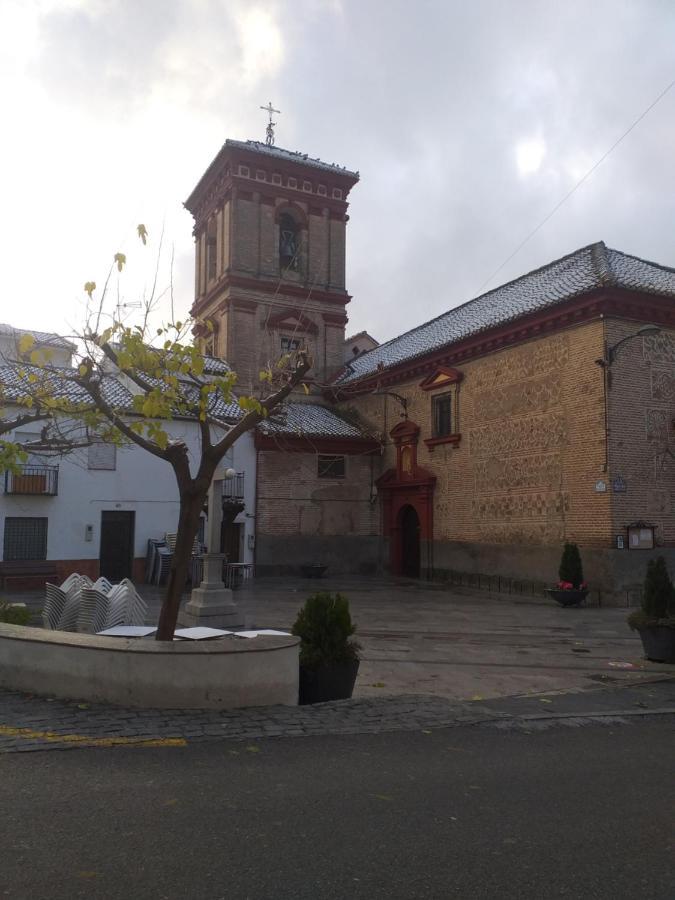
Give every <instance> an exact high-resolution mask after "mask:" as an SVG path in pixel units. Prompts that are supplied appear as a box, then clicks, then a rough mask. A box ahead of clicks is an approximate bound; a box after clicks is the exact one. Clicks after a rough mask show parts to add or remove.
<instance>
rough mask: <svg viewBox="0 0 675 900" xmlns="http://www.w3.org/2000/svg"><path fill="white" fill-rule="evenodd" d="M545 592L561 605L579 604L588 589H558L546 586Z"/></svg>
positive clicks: (584, 597)
mask: <svg viewBox="0 0 675 900" xmlns="http://www.w3.org/2000/svg"><path fill="white" fill-rule="evenodd" d="M546 593H547V594H549V595H550V596H551V597H553V599H554V600H555V601H556V602H557V603H559V604H560V605H561V606H580V605H581V604H582V603H583V602H584V600H585V599H586V596H587V594H588V591H587V590H584V591H559V590H557V589H556V588H547V590H546Z"/></svg>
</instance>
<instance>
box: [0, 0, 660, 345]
mask: <svg viewBox="0 0 675 900" xmlns="http://www.w3.org/2000/svg"><path fill="white" fill-rule="evenodd" d="M674 42H675V7H674V6H673V5H672V4H671V3H664V2H660V0H596V2H595V3H593V4H588V3H587V0H568V2H567V3H565V4H555V5H554V4H542V3H541V2H538V0H520V2H519V3H517V4H504V3H503V2H501V0H482V2H481V3H480V4H467V3H464V2H460V0H454V2H445V3H443V2H440V0H421V2H419V3H418V4H416V5H415V6H414V7H413V6H411V4H410V2H409V0H405V2H404V0H388V2H387V3H386V5H385V4H383V3H380V2H371V3H346V2H342V3H339V2H329V0H293V2H291V0H260V2H256V3H254V4H251V3H250V2H246V0H144V2H142V3H139V2H137V0H86V2H85V0H82V2H75V0H73V2H67V0H53V2H49V3H44V2H39V3H32V4H31V3H28V2H21V3H19V2H17V0H5V3H3V4H2V6H1V7H0V74H2V82H1V83H0V94H1V95H2V96H0V109H2V111H3V119H4V121H3V124H4V125H5V128H4V129H3V131H4V134H5V135H6V139H5V144H4V146H3V157H4V158H3V167H2V170H0V181H1V182H2V184H1V190H2V196H3V216H2V217H0V241H1V242H2V246H3V248H4V250H5V257H6V258H5V260H4V261H3V284H4V287H5V292H6V294H7V295H8V296H12V297H13V298H17V299H20V304H21V305H20V306H17V308H21V309H25V310H26V314H25V315H26V316H30V315H35V316H36V317H39V318H38V319H37V320H38V321H43V322H44V324H45V326H48V327H51V328H57V327H59V322H60V321H62V320H63V319H64V318H65V317H71V318H72V317H73V316H75V315H76V314H77V309H78V306H77V303H78V302H79V300H77V299H76V298H78V297H79V293H81V284H82V283H84V281H85V280H87V279H88V278H90V277H93V278H94V280H100V272H101V269H102V268H104V267H105V266H106V265H107V260H108V258H109V255H110V254H111V253H113V252H115V251H116V250H117V249H121V248H120V247H119V246H118V245H119V244H120V242H123V239H124V236H125V235H126V234H133V230H134V228H135V225H136V224H137V222H138V221H147V224H148V225H149V227H151V234H152V235H153V236H156V235H157V234H158V233H159V231H160V230H161V228H162V223H163V222H164V223H165V228H166V233H167V243H168V244H171V243H174V244H175V252H176V265H175V272H176V275H175V278H176V294H177V297H178V298H179V303H180V304H181V308H182V309H186V308H187V307H189V305H190V302H191V299H192V297H191V293H192V283H193V277H192V253H193V249H192V237H191V220H190V216H189V215H188V214H187V213H186V212H185V211H184V210H183V209H182V207H181V203H182V200H183V199H184V198H185V197H186V196H187V195H188V193H189V192H190V190H191V189H192V187H193V186H194V184H195V183H196V182H197V180H198V179H199V177H200V176H201V174H202V172H203V171H204V169H205V168H206V166H207V165H208V164H209V163H210V161H211V160H212V159H213V157H214V156H215V154H216V153H217V151H218V149H219V148H220V146H221V144H222V143H223V141H224V140H225V138H226V137H234V138H243V139H246V138H258V139H262V138H263V137H264V132H265V124H266V116H265V114H264V113H263V112H262V111H261V110H260V109H259V107H260V105H261V104H264V103H266V102H267V101H268V100H271V101H272V103H273V104H274V106H276V107H277V108H278V109H281V110H282V114H281V115H280V116H278V117H277V122H278V125H277V129H276V132H277V143H278V144H279V145H281V146H284V147H288V148H289V149H294V150H295V149H297V150H302V151H303V152H305V153H309V154H310V155H312V156H319V157H321V158H322V159H326V160H328V161H336V162H338V163H340V164H342V165H346V166H348V167H350V168H354V169H359V170H360V172H361V176H362V178H361V181H360V183H359V184H358V185H357V186H356V188H355V189H354V191H353V192H352V195H351V197H350V203H351V205H350V223H349V229H348V289H349V291H350V293H352V294H353V295H354V299H353V301H352V302H351V304H350V305H349V307H348V312H349V315H350V318H351V321H350V324H349V326H348V327H349V329H350V330H351V331H358V330H361V329H362V328H366V329H367V330H368V331H370V332H371V333H372V334H374V335H376V336H377V337H379V338H383V339H384V338H388V337H391V336H393V335H394V334H396V333H398V332H400V331H403V330H405V329H407V328H410V327H412V326H414V325H415V324H418V323H420V322H421V321H424V320H425V319H428V318H431V317H432V316H435V315H438V314H439V313H441V312H443V311H444V310H446V309H448V308H450V307H451V306H453V305H455V304H457V303H460V302H463V301H464V300H466V299H468V298H469V297H471V296H472V295H473V294H475V292H476V291H477V290H478V289H479V287H480V286H481V284H482V283H483V282H484V281H485V279H486V278H487V277H488V276H489V275H490V273H491V272H493V271H494V270H495V268H496V267H497V266H498V265H499V264H500V263H501V262H502V261H503V260H504V259H506V257H507V256H508V255H509V254H510V253H512V251H513V250H514V249H515V247H516V246H517V244H518V243H519V242H520V241H521V240H522V239H523V237H524V236H525V235H526V234H528V233H529V232H530V231H531V230H532V228H534V227H535V225H536V224H537V223H538V222H540V221H541V220H542V219H543V218H544V217H545V216H546V215H547V214H548V213H549V212H550V210H551V209H552V208H553V207H554V206H555V204H556V203H557V202H558V201H559V200H560V199H561V197H563V196H564V195H565V194H566V193H567V192H568V191H569V190H570V188H571V187H573V185H574V184H575V183H576V182H577V181H578V179H579V177H581V175H582V174H583V173H584V172H585V171H586V170H587V169H588V167H589V166H590V165H592V164H593V163H594V162H595V161H596V160H597V159H598V158H599V157H600V156H601V155H602V154H603V153H604V152H605V151H606V150H607V148H608V147H610V146H611V144H612V143H613V142H614V141H615V140H616V139H617V137H619V135H620V134H621V133H622V132H623V131H624V130H625V129H626V128H627V127H628V125H629V124H630V123H631V121H633V120H634V119H635V118H636V117H637V116H638V115H639V114H640V112H641V111H642V110H644V109H645V108H646V107H647V105H648V104H649V103H650V102H651V101H652V100H653V99H654V97H655V96H656V95H657V94H658V92H659V91H660V90H662V88H663V87H664V86H665V84H666V83H668V81H670V79H671V78H672V77H673V75H672V46H673V44H674ZM645 47H648V48H649V52H648V53H645ZM674 118H675V89H674V90H673V91H672V92H671V93H670V94H669V95H668V96H667V97H665V98H664V99H663V101H662V102H661V103H660V104H659V105H658V106H657V107H656V108H655V109H654V110H653V111H652V112H650V113H649V115H648V116H647V117H646V118H645V119H644V121H643V122H641V123H640V125H639V126H638V127H637V128H636V129H635V130H634V131H633V132H632V133H631V134H630V135H629V136H628V137H627V138H626V140H625V141H624V142H623V143H622V144H621V145H620V146H619V147H618V148H617V149H616V150H615V151H614V152H613V153H612V154H611V155H610V157H609V158H608V159H607V160H606V161H605V162H604V163H603V164H602V165H601V166H600V167H599V168H598V169H597V170H596V171H595V172H594V173H593V176H592V177H591V178H589V180H588V181H587V182H586V183H585V184H584V185H583V186H582V188H581V189H580V190H579V191H577V192H576V193H575V194H574V196H573V197H572V198H571V199H570V200H569V201H568V202H567V203H566V204H565V205H564V206H563V207H562V208H561V209H560V210H559V212H557V213H556V214H555V216H554V217H553V218H552V219H551V221H550V222H548V223H547V225H546V226H545V227H544V228H542V229H541V231H540V232H538V233H537V235H536V237H535V238H533V240H532V241H530V242H529V243H528V244H527V246H526V247H525V248H524V249H523V250H522V251H521V252H520V253H519V254H518V255H517V256H516V257H515V259H514V260H512V261H511V262H510V263H509V264H508V265H507V266H505V267H504V268H503V269H502V270H501V271H500V273H499V276H498V277H497V278H496V279H495V280H494V281H493V282H492V283H491V284H490V285H489V286H490V287H493V286H495V285H496V284H498V283H499V282H500V281H503V280H507V279H508V278H512V277H515V276H517V275H518V274H520V273H522V272H524V271H527V270H529V269H532V268H534V267H536V266H538V265H542V264H544V263H546V262H547V261H549V260H551V259H554V258H556V257H559V256H561V255H563V254H564V253H567V252H569V251H571V250H573V249H575V248H576V247H579V246H583V245H584V244H587V243H589V242H591V241H595V240H599V239H605V240H606V241H607V242H608V243H609V244H610V246H617V247H618V248H620V249H624V250H626V251H629V252H634V253H637V254H638V255H642V256H645V257H647V258H655V259H657V260H659V261H662V262H666V263H668V262H672V263H675V252H674V249H673V238H672V235H673V221H674V219H675V215H674V213H675V208H674V207H675V169H674V167H673V166H672V159H673V158H675V130H673V128H672V127H671V123H672V121H673V119H674ZM134 247H135V245H132V247H131V249H132V250H134ZM27 273H28V274H27ZM143 284H144V282H143V279H142V278H141V276H140V275H139V279H138V282H137V284H135V285H134V286H133V288H132V287H131V286H130V288H129V290H130V291H131V290H132V289H133V290H137V291H138V292H140V291H142V289H143ZM17 324H18V325H22V324H31V323H30V322H28V323H26V322H25V321H21V322H17Z"/></svg>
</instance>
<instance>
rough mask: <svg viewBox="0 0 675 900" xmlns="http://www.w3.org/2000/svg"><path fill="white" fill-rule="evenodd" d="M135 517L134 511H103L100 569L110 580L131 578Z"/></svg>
mask: <svg viewBox="0 0 675 900" xmlns="http://www.w3.org/2000/svg"><path fill="white" fill-rule="evenodd" d="M135 518H136V513H134V512H122V511H120V510H104V511H103V512H102V513H101V549H100V554H99V563H100V568H99V571H100V574H101V575H102V576H103V577H104V578H107V579H108V581H113V582H115V581H121V580H122V579H123V578H131V572H132V566H133V560H134V526H135Z"/></svg>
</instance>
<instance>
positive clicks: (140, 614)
mask: <svg viewBox="0 0 675 900" xmlns="http://www.w3.org/2000/svg"><path fill="white" fill-rule="evenodd" d="M107 599H108V608H107V612H106V617H105V622H104V623H103V626H102V627H101V628H99V629H98V630H99V631H104V630H106V629H107V628H115V627H116V626H117V625H143V624H144V623H145V617H146V615H147V612H148V607H147V605H146V603H145V601H144V600H143V598H142V597H140V596H139V594H138V592H137V591H136V588H135V587H134V586H133V584H132V582H131V581H129V579H128V578H125V579H124V580H123V581H120V583H119V584H117V585H115V586H114V587H113V588H111V590H110V593H109V594H108V597H107Z"/></svg>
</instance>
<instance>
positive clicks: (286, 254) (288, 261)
mask: <svg viewBox="0 0 675 900" xmlns="http://www.w3.org/2000/svg"><path fill="white" fill-rule="evenodd" d="M299 239H300V229H299V228H298V225H297V223H296V221H295V219H294V218H293V216H290V215H289V214H288V213H284V214H283V215H282V216H281V218H280V219H279V264H280V265H281V268H282V269H290V270H291V271H292V272H295V271H297V269H298V252H299Z"/></svg>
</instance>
